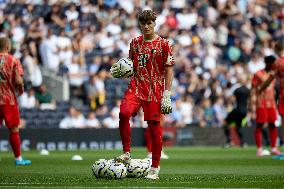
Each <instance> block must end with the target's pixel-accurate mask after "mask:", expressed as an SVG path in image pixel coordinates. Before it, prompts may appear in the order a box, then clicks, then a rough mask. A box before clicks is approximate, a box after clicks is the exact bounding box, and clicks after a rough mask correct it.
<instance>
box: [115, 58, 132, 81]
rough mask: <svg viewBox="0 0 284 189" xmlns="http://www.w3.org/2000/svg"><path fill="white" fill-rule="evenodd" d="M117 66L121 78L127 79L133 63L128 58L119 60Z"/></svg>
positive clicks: (130, 73)
mask: <svg viewBox="0 0 284 189" xmlns="http://www.w3.org/2000/svg"><path fill="white" fill-rule="evenodd" d="M117 64H118V65H119V66H120V70H121V72H122V74H121V77H123V78H129V77H130V76H132V74H133V62H132V61H131V60H130V59H129V58H121V59H119V60H118V62H117Z"/></svg>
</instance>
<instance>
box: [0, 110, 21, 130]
mask: <svg viewBox="0 0 284 189" xmlns="http://www.w3.org/2000/svg"><path fill="white" fill-rule="evenodd" d="M3 120H5V125H6V127H8V128H9V129H10V128H12V127H18V126H19V125H20V112H19V108H18V105H0V125H1V124H2V123H3Z"/></svg>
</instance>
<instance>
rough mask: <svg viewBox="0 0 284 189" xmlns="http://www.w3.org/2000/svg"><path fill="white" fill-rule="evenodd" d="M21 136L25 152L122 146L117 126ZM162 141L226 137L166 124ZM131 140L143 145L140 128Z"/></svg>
mask: <svg viewBox="0 0 284 189" xmlns="http://www.w3.org/2000/svg"><path fill="white" fill-rule="evenodd" d="M242 131H243V137H244V141H245V142H246V143H247V144H249V145H254V135H253V133H254V127H245V128H242ZM279 131H280V130H279ZM234 133H235V134H234ZM279 133H281V132H279ZM231 134H233V135H231V137H232V139H234V138H235V137H236V131H235V129H234V128H231ZM234 136H235V137H234ZM21 139H22V149H23V150H25V151H26V150H31V149H36V150H41V149H47V150H49V151H53V150H59V151H66V150H87V149H90V150H92V149H122V144H121V140H120V136H119V130H118V129H66V130H65V129H23V130H21ZM163 141H164V146H173V145H175V146H221V145H223V144H224V142H225V136H224V131H223V128H198V127H184V128H175V127H166V128H164V137H163ZM263 141H265V140H263ZM131 142H132V144H131V145H132V146H133V147H134V146H145V139H144V129H143V128H132V141H131ZM235 144H236V143H235ZM9 148H10V145H9V131H8V129H6V128H1V129H0V151H7V150H9Z"/></svg>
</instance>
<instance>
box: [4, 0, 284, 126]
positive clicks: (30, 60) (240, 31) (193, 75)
mask: <svg viewBox="0 0 284 189" xmlns="http://www.w3.org/2000/svg"><path fill="white" fill-rule="evenodd" d="M143 9H152V10H154V11H155V12H156V13H157V15H158V18H157V20H156V23H157V25H156V28H155V29H156V32H157V33H158V34H159V35H160V36H162V37H164V38H167V39H168V40H169V41H170V43H171V44H172V46H173V51H174V57H175V66H174V70H175V78H174V82H173V90H172V91H173V96H172V100H173V113H172V114H170V115H167V116H165V119H164V125H165V126H176V127H185V126H190V125H196V126H199V127H222V126H223V124H224V119H225V118H226V115H227V113H228V112H229V111H230V110H231V109H232V107H233V105H234V102H233V100H232V95H233V91H234V89H235V88H236V87H237V86H239V82H240V80H241V79H243V78H240V76H242V77H245V79H246V81H247V85H248V87H249V88H250V82H251V81H250V78H251V76H252V74H253V73H255V72H256V71H258V70H260V69H262V68H264V61H263V58H264V56H268V55H273V54H275V52H274V45H275V42H276V41H277V40H283V42H284V1H283V0H270V1H266V0H155V1H154V0H81V1H79V0H58V1H56V0H1V1H0V36H9V37H10V38H11V39H12V54H13V55H14V56H16V57H17V58H19V59H20V60H21V62H22V64H23V67H24V69H25V84H26V85H25V86H26V87H25V93H24V94H23V95H22V96H21V97H20V106H21V108H22V116H23V119H24V120H25V125H26V127H60V128H87V127H91V128H100V127H106V128H117V127H118V119H119V118H118V114H119V104H120V99H121V97H122V95H123V92H124V90H125V89H126V88H127V84H128V82H129V81H128V80H127V79H114V78H112V77H111V75H110V73H109V69H110V67H111V65H112V64H113V63H115V62H116V61H117V60H118V59H119V58H122V57H127V56H128V50H129V44H130V40H131V39H132V38H134V37H137V36H138V35H140V34H141V33H140V30H139V28H138V23H137V18H136V15H137V13H138V11H140V10H143ZM46 71H47V72H48V73H52V74H55V75H56V76H57V77H60V78H67V80H68V83H69V87H70V94H69V96H68V98H69V100H68V101H67V102H65V101H61V100H58V99H57V98H56V96H54V95H52V90H54V89H53V88H48V87H47V85H45V84H46V83H47V82H48V81H44V79H43V72H46ZM23 110H24V111H23ZM132 122H133V123H132V124H133V127H143V126H144V125H145V123H144V122H143V113H142V112H139V113H138V115H137V116H136V117H135V118H134V119H133V120H132Z"/></svg>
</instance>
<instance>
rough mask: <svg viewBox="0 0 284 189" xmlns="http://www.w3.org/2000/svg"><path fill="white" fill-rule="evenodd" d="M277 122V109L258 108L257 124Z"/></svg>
mask: <svg viewBox="0 0 284 189" xmlns="http://www.w3.org/2000/svg"><path fill="white" fill-rule="evenodd" d="M276 120H277V112H276V108H257V109H256V122H257V123H274V122H275V121H276Z"/></svg>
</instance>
